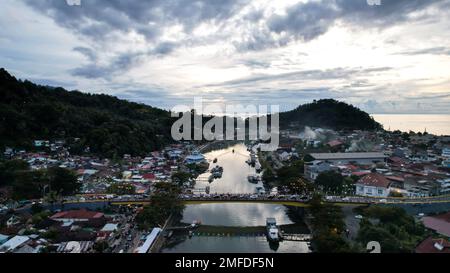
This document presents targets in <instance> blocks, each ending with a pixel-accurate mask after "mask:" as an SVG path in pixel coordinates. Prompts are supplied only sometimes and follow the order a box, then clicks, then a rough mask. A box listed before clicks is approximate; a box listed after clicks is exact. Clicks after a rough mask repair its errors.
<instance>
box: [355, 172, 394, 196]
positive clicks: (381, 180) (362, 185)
mask: <svg viewBox="0 0 450 273" xmlns="http://www.w3.org/2000/svg"><path fill="white" fill-rule="evenodd" d="M390 184H391V182H390V181H389V180H388V179H387V178H386V177H385V176H384V175H382V174H379V173H370V174H368V175H365V176H363V177H362V178H361V179H359V180H358V182H356V194H357V195H361V196H375V197H387V196H388V195H389V186H390Z"/></svg>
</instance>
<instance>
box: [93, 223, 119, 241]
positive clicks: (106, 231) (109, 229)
mask: <svg viewBox="0 0 450 273" xmlns="http://www.w3.org/2000/svg"><path fill="white" fill-rule="evenodd" d="M118 229H119V226H118V225H117V224H111V223H109V224H106V225H105V226H104V227H103V228H102V229H101V230H100V231H99V232H98V234H97V236H98V237H101V238H106V237H108V236H109V235H110V234H111V233H114V232H115V231H116V230H118Z"/></svg>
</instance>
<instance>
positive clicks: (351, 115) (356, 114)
mask: <svg viewBox="0 0 450 273" xmlns="http://www.w3.org/2000/svg"><path fill="white" fill-rule="evenodd" d="M280 125H281V128H286V127H288V126H290V125H294V126H295V127H297V128H298V127H303V126H312V127H324V128H330V129H335V130H344V129H348V130H376V129H381V125H380V124H379V123H378V122H376V121H375V120H374V119H373V118H372V117H371V116H370V115H369V114H367V113H366V112H364V111H361V110H360V109H358V108H356V107H354V106H352V105H348V104H346V103H344V102H339V101H336V100H333V99H324V100H319V101H314V102H313V103H308V104H303V105H301V106H299V107H297V108H296V109H294V110H292V111H288V112H284V113H281V114H280Z"/></svg>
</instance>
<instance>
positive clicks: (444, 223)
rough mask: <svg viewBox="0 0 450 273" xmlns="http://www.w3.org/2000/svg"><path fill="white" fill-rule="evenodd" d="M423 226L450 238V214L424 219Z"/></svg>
mask: <svg viewBox="0 0 450 273" xmlns="http://www.w3.org/2000/svg"><path fill="white" fill-rule="evenodd" d="M423 224H424V225H425V226H426V227H427V228H429V229H432V230H434V231H436V232H437V233H439V234H442V235H445V236H448V237H450V212H447V213H445V214H441V215H438V216H428V217H423Z"/></svg>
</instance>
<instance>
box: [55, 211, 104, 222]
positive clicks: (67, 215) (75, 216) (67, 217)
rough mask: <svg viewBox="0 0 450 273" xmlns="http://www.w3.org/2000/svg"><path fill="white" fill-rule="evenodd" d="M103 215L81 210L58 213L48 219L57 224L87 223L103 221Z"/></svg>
mask: <svg viewBox="0 0 450 273" xmlns="http://www.w3.org/2000/svg"><path fill="white" fill-rule="evenodd" d="M104 217H105V215H104V214H103V213H101V212H96V211H88V210H85V209H82V210H70V211H62V212H58V213H56V214H55V215H53V216H51V217H50V219H52V220H55V221H59V222H87V221H89V220H95V219H103V218H104Z"/></svg>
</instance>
